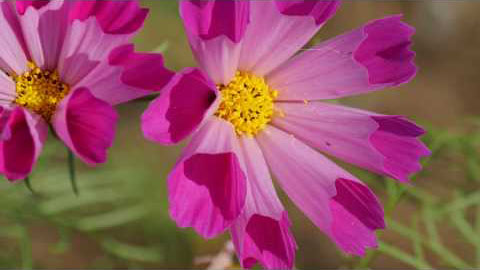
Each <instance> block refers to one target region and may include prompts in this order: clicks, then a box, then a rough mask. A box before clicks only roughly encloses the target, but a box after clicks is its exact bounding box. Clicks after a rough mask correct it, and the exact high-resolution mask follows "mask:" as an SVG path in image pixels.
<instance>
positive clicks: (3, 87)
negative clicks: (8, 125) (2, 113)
mask: <svg viewBox="0 0 480 270" xmlns="http://www.w3.org/2000/svg"><path fill="white" fill-rule="evenodd" d="M15 87H16V86H15V83H14V82H13V80H12V79H11V78H10V77H9V76H8V75H7V74H5V73H4V72H2V71H0V106H8V105H10V104H11V103H12V101H14V100H15V98H16V96H17V93H16V91H15Z"/></svg>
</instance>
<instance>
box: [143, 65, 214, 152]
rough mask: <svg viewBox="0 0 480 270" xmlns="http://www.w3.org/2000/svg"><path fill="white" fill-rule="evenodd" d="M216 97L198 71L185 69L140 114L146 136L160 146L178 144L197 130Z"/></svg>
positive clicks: (207, 81) (207, 80)
mask: <svg viewBox="0 0 480 270" xmlns="http://www.w3.org/2000/svg"><path fill="white" fill-rule="evenodd" d="M216 98H217V92H216V87H215V84H213V83H212V82H210V81H209V79H208V77H206V76H205V75H204V74H203V73H202V72H201V71H200V70H199V69H193V68H192V69H185V70H184V71H183V72H182V73H179V74H177V76H176V77H175V78H174V79H172V81H171V82H170V84H169V85H168V86H167V87H166V89H165V90H164V91H163V92H162V94H161V95H160V96H159V97H158V98H157V99H156V100H154V101H153V102H152V103H151V104H150V106H149V107H148V109H147V110H146V111H145V113H144V114H143V116H142V130H143V133H144V135H145V137H146V138H147V139H149V140H152V141H155V142H158V143H162V144H174V143H178V142H180V141H181V140H183V139H184V138H186V137H187V136H188V135H190V134H191V133H192V132H193V131H195V130H196V129H197V128H198V127H199V125H200V124H201V123H202V121H203V119H204V118H205V116H206V114H207V112H208V111H209V109H210V108H211V106H212V104H213V103H214V102H215V100H216Z"/></svg>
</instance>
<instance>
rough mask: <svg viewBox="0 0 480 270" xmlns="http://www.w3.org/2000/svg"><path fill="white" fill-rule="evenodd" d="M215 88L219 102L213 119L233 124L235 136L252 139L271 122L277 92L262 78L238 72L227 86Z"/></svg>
mask: <svg viewBox="0 0 480 270" xmlns="http://www.w3.org/2000/svg"><path fill="white" fill-rule="evenodd" d="M217 87H218V89H219V90H220V93H221V96H222V99H221V103H220V106H219V108H218V110H217V112H216V113H215V115H216V116H217V117H220V118H223V119H225V120H227V121H229V122H230V123H232V124H233V126H234V127H235V131H236V133H237V135H239V136H241V135H247V136H254V135H256V134H257V133H258V132H259V131H261V130H263V129H264V128H265V126H266V125H267V124H268V123H269V122H270V121H271V120H272V116H273V114H274V104H273V103H274V100H275V98H276V97H277V96H278V92H277V91H275V90H272V89H271V88H270V87H269V86H268V85H267V84H266V82H265V80H264V79H263V78H262V77H257V76H255V75H252V74H250V73H247V72H242V71H238V72H237V73H236V74H235V77H234V78H233V79H232V81H231V82H230V83H229V84H228V85H219V86H217Z"/></svg>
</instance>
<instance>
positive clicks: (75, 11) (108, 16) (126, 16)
mask: <svg viewBox="0 0 480 270" xmlns="http://www.w3.org/2000/svg"><path fill="white" fill-rule="evenodd" d="M147 15H148V9H146V8H141V7H140V5H139V1H137V0H131V1H76V2H75V4H74V6H73V7H72V11H71V14H70V19H71V20H72V21H73V20H80V21H85V20H86V19H88V18H90V17H92V16H94V17H95V18H96V19H97V21H98V22H99V23H100V26H101V27H102V29H103V31H104V32H105V33H107V34H118V35H125V34H132V33H135V32H137V31H138V30H139V29H140V28H141V27H142V26H143V23H144V21H145V19H146V18H147Z"/></svg>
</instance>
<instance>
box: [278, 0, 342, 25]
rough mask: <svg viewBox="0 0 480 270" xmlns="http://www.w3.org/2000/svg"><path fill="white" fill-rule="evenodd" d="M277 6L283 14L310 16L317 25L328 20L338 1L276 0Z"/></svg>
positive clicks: (333, 12)
mask: <svg viewBox="0 0 480 270" xmlns="http://www.w3.org/2000/svg"><path fill="white" fill-rule="evenodd" d="M275 3H276V4H277V8H278V9H279V10H280V12H281V13H282V14H284V15H290V16H312V17H313V18H314V19H315V23H316V24H317V25H320V24H323V23H325V22H326V21H327V20H329V19H330V18H331V17H333V15H335V13H336V12H337V9H338V8H339V7H340V1H312V0H305V1H278V0H277V1H276V2H275Z"/></svg>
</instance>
